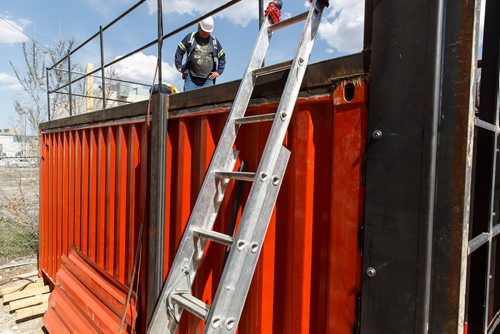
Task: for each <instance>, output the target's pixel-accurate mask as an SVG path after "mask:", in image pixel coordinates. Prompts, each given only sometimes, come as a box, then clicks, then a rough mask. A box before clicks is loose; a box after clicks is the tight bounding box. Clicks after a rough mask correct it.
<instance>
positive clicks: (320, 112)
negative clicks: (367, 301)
mask: <svg viewBox="0 0 500 334" xmlns="http://www.w3.org/2000/svg"><path fill="white" fill-rule="evenodd" d="M351 83H353V84H354V86H351V87H354V89H355V90H354V91H355V94H354V97H353V98H352V100H351V101H346V99H345V96H344V95H345V84H347V83H345V84H343V85H339V86H338V87H337V88H335V89H334V90H333V91H332V94H331V95H330V96H322V97H311V98H305V99H300V100H299V101H298V103H297V107H296V111H295V113H294V116H293V118H292V122H291V125H290V128H289V131H288V135H287V138H286V140H285V145H286V146H287V147H288V148H289V149H290V150H291V151H292V155H291V160H290V162H289V164H288V169H287V172H286V176H285V180H284V183H283V186H282V189H281V191H280V196H279V198H278V203H277V205H276V209H275V212H274V214H273V218H272V220H271V224H270V227H269V230H268V233H267V237H266V241H265V245H264V249H263V252H262V255H261V258H260V261H259V265H258V267H257V270H256V274H255V277H254V280H253V283H252V287H251V290H250V293H249V296H248V299H247V303H246V306H245V310H244V312H243V316H242V319H241V321H240V325H239V332H240V333H271V332H274V333H326V332H329V333H341V334H344V333H345V334H347V333H349V334H350V333H352V332H353V327H354V326H355V321H356V299H357V297H358V294H359V293H360V284H361V283H360V280H361V254H360V250H359V246H358V235H359V228H360V225H361V222H362V208H363V194H364V190H363V187H362V177H361V173H362V163H363V156H364V150H365V146H366V144H365V142H366V138H365V133H366V120H367V112H366V86H365V83H364V82H363V81H353V82H351ZM276 107H277V105H276V104H266V105H260V106H253V107H251V108H250V109H249V111H248V113H249V114H265V113H271V112H274V111H275V110H276ZM226 118H227V110H210V111H208V112H207V113H205V115H201V116H197V117H180V118H177V119H169V123H168V139H167V145H166V152H167V166H166V175H167V179H166V189H167V194H166V203H165V204H166V219H165V220H166V226H165V245H166V247H165V250H164V256H165V263H166V266H165V268H164V275H165V277H166V275H167V272H168V266H169V265H170V264H171V263H172V262H173V259H174V257H175V252H176V249H177V246H178V244H179V242H180V239H181V237H182V233H183V231H184V228H185V226H186V223H187V220H188V218H189V214H190V210H191V208H192V207H193V205H194V202H195V201H196V197H197V194H198V190H199V188H200V186H201V183H202V181H203V177H204V174H205V171H206V170H207V168H208V165H209V163H210V159H211V156H212V153H213V151H214V149H215V146H216V144H217V141H218V138H219V137H220V134H221V132H222V129H223V127H224V125H225V122H226ZM270 126H271V125H270V123H269V124H266V123H260V124H252V125H244V126H242V128H241V129H240V132H239V135H238V140H237V143H236V149H237V150H239V151H240V155H239V159H240V161H241V160H244V161H246V162H247V163H248V170H250V171H255V170H256V169H257V164H258V161H259V158H260V155H261V154H262V151H263V148H264V145H265V142H266V138H267V134H268V132H269V130H270ZM249 189H250V186H249V185H248V184H245V186H244V194H247V193H248V191H249ZM232 192H233V188H232V185H231V186H230V188H228V191H227V194H230V193H232ZM233 198H234V194H232V195H231V196H229V198H228V199H226V200H225V202H224V203H223V205H222V206H221V210H220V215H219V218H218V219H217V222H216V225H215V230H217V231H220V232H226V233H227V232H228V230H229V225H230V218H231V211H232V205H233V204H232V203H233ZM243 205H244V203H243ZM240 214H241V208H240ZM224 250H225V249H224V247H222V246H220V245H217V244H211V245H210V246H209V249H208V251H207V253H206V256H205V260H204V262H203V263H202V266H201V269H200V271H199V272H198V276H197V278H196V282H195V285H194V294H195V295H196V296H197V297H199V298H201V299H202V300H204V301H205V302H207V303H208V304H210V302H211V298H212V296H213V295H214V294H215V291H216V289H217V284H218V280H219V278H220V275H221V271H222V259H223V258H224ZM202 326H203V325H202V322H201V321H200V320H199V319H197V318H196V317H194V316H192V315H188V314H186V313H185V315H184V318H183V321H182V322H181V327H180V331H179V332H180V333H194V332H200V331H201V329H202Z"/></svg>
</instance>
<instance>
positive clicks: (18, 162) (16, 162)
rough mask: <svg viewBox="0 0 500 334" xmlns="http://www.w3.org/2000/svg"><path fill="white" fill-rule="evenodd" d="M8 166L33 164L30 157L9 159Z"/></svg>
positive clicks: (21, 166)
mask: <svg viewBox="0 0 500 334" xmlns="http://www.w3.org/2000/svg"><path fill="white" fill-rule="evenodd" d="M7 167H12V168H27V167H33V166H32V164H31V163H30V161H29V160H28V159H9V160H7Z"/></svg>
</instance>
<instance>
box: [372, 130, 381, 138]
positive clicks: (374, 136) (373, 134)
mask: <svg viewBox="0 0 500 334" xmlns="http://www.w3.org/2000/svg"><path fill="white" fill-rule="evenodd" d="M372 138H373V139H375V140H380V139H381V138H382V131H380V130H375V131H373V133H372Z"/></svg>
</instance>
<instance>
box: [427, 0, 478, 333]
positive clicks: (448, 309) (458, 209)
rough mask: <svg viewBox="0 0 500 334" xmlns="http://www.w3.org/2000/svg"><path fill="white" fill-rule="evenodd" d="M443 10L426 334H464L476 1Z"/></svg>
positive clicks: (450, 6) (457, 3)
mask: <svg viewBox="0 0 500 334" xmlns="http://www.w3.org/2000/svg"><path fill="white" fill-rule="evenodd" d="M443 10H444V13H446V14H445V16H444V20H443V38H442V40H443V43H444V45H446V47H445V48H444V49H443V58H442V74H441V88H440V113H439V133H438V136H439V139H438V143H439V144H438V146H437V152H436V156H437V166H436V196H435V198H436V200H435V208H434V225H433V231H432V233H433V245H432V272H431V296H432V297H431V298H432V303H431V308H430V319H429V333H464V328H463V324H464V307H465V283H466V272H467V250H468V237H469V233H468V226H469V216H470V198H471V196H470V194H471V175H472V156H473V154H472V141H473V132H474V99H473V87H474V81H475V72H474V71H473V69H475V68H476V63H477V61H476V54H477V52H476V39H477V34H478V32H479V29H478V28H479V27H478V26H476V22H478V21H479V16H478V15H477V14H478V13H479V1H478V0H477V1H463V2H452V1H446V2H445V7H444V8H443ZM451 250H452V251H451ZM469 333H477V332H476V331H475V330H472V329H471V328H470V327H469Z"/></svg>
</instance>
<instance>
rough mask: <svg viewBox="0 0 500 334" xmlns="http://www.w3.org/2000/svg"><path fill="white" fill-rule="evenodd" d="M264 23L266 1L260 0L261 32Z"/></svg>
mask: <svg viewBox="0 0 500 334" xmlns="http://www.w3.org/2000/svg"><path fill="white" fill-rule="evenodd" d="M263 22H264V0H259V30H260V27H262V23H263Z"/></svg>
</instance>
